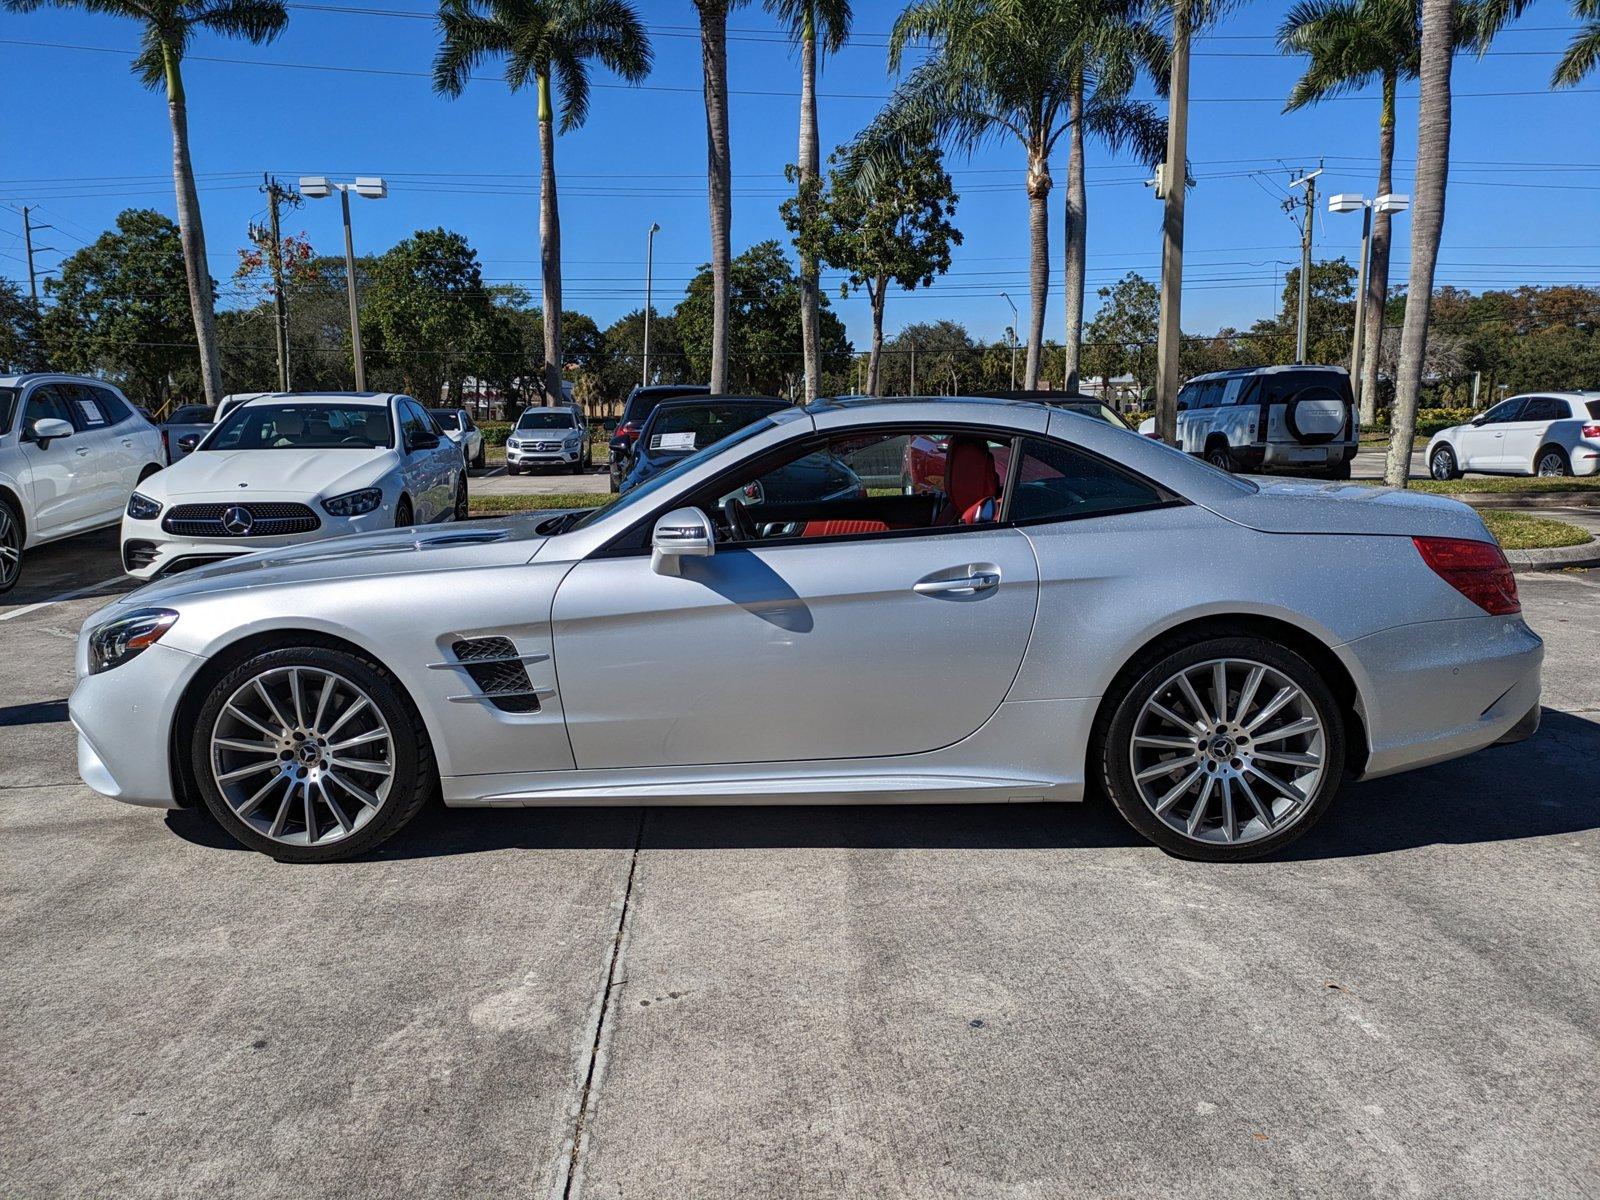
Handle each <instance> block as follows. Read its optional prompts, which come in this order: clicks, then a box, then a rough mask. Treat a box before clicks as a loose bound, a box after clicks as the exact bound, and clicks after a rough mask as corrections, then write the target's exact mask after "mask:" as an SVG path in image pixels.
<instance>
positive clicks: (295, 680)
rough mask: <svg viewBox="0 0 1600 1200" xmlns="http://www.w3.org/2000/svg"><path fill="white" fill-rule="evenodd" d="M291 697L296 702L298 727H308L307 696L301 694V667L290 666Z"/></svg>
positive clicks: (295, 711) (295, 715)
mask: <svg viewBox="0 0 1600 1200" xmlns="http://www.w3.org/2000/svg"><path fill="white" fill-rule="evenodd" d="M289 699H290V700H291V701H292V702H293V704H294V723H295V725H296V726H297V727H299V728H301V729H304V728H305V727H306V707H305V698H304V697H303V696H302V695H301V694H300V668H299V667H290V668H289Z"/></svg>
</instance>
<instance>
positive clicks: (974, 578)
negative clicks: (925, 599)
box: [911, 571, 1000, 596]
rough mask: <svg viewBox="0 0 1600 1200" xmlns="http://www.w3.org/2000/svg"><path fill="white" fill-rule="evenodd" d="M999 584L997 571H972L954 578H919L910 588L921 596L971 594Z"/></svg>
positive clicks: (988, 589)
mask: <svg viewBox="0 0 1600 1200" xmlns="http://www.w3.org/2000/svg"><path fill="white" fill-rule="evenodd" d="M999 586H1000V573H999V572H998V571H974V572H973V573H972V574H971V575H961V576H958V577H957V578H955V579H919V580H918V581H917V582H916V583H914V584H912V585H911V590H912V591H914V592H916V593H918V594H919V595H923V596H971V595H976V594H977V593H978V592H987V591H990V590H991V589H993V588H997V587H999Z"/></svg>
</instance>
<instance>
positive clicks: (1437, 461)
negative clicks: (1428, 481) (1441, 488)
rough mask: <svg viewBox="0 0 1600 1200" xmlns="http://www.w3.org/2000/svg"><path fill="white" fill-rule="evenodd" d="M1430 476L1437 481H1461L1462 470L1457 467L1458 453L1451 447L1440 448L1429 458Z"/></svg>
mask: <svg viewBox="0 0 1600 1200" xmlns="http://www.w3.org/2000/svg"><path fill="white" fill-rule="evenodd" d="M1428 474H1429V475H1432V476H1433V477H1434V478H1435V479H1438V480H1441V481H1442V480H1446V479H1460V478H1461V469H1460V468H1459V467H1457V466H1456V452H1455V451H1454V450H1452V449H1450V447H1449V446H1440V447H1439V448H1438V449H1437V450H1435V451H1434V452H1433V454H1432V455H1430V456H1429V458H1428Z"/></svg>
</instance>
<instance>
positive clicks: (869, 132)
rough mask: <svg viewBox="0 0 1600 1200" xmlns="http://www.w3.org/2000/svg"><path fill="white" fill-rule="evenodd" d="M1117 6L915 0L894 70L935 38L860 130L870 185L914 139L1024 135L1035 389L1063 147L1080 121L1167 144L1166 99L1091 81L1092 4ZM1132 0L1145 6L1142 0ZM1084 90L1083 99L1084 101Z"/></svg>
mask: <svg viewBox="0 0 1600 1200" xmlns="http://www.w3.org/2000/svg"><path fill="white" fill-rule="evenodd" d="M1111 7H1118V6H1107V5H1098V4H1090V3H1088V0H1084V2H1083V3H1078V2H1076V0H915V2H914V3H913V4H912V5H911V6H910V7H909V8H907V9H906V10H905V11H904V12H903V13H901V14H900V17H899V19H898V20H897V21H896V22H895V25H894V29H893V31H892V32H891V34H890V37H889V69H890V70H891V71H898V70H899V69H900V66H901V63H902V61H903V60H904V57H905V54H906V51H907V50H908V49H910V48H911V47H913V46H926V47H927V49H928V51H929V53H928V56H927V57H926V58H925V59H924V60H923V61H922V62H921V63H920V64H919V65H918V66H917V67H916V68H915V69H913V70H912V71H911V73H910V74H909V75H908V76H907V77H906V78H905V80H904V81H903V82H902V83H901V84H900V85H899V86H898V87H896V88H895V91H894V94H893V95H892V96H891V97H890V99H889V102H888V104H887V105H886V106H885V108H884V109H883V111H882V112H880V113H879V114H878V116H877V117H875V118H874V119H873V121H872V123H871V124H870V125H869V126H868V127H867V129H866V130H865V131H863V133H862V134H861V136H860V137H859V138H858V139H857V142H856V149H855V152H854V154H853V156H852V157H853V159H854V161H853V162H852V164H851V165H852V168H853V169H856V170H859V171H861V173H862V179H863V182H865V183H868V184H870V183H871V182H872V181H873V177H874V175H875V174H877V173H880V172H881V173H888V172H890V171H892V170H893V169H894V164H895V163H896V162H897V161H899V160H901V159H903V158H904V157H905V156H906V154H907V153H908V151H909V150H910V148H911V147H914V146H918V145H923V144H925V143H928V142H933V143H936V144H938V145H941V146H944V147H946V148H952V149H956V150H960V151H963V152H965V153H967V154H971V153H972V152H973V151H975V150H976V149H977V148H978V147H979V146H981V145H983V144H984V143H985V142H987V141H989V140H990V139H992V138H997V137H1007V136H1009V137H1013V138H1015V139H1016V140H1017V141H1018V142H1020V143H1021V144H1022V147H1023V150H1024V152H1025V155H1026V159H1027V176H1026V189H1027V195H1028V227H1029V237H1030V265H1029V287H1030V292H1031V297H1032V311H1031V314H1030V322H1029V336H1028V358H1027V367H1026V370H1025V377H1026V378H1025V383H1026V386H1028V387H1030V388H1033V387H1037V386H1038V383H1039V372H1040V369H1041V364H1042V350H1043V346H1044V316H1045V304H1046V299H1047V297H1048V295H1049V289H1050V236H1049V211H1048V201H1049V196H1050V188H1051V186H1052V180H1051V177H1050V155H1051V153H1052V152H1053V151H1054V150H1055V148H1056V145H1057V143H1058V142H1059V141H1060V139H1061V138H1062V136H1063V135H1065V134H1066V133H1067V132H1068V131H1069V130H1070V129H1071V128H1072V127H1073V126H1074V125H1081V126H1083V127H1086V128H1089V129H1093V130H1095V131H1097V132H1099V133H1100V137H1101V140H1102V141H1104V142H1106V143H1107V144H1108V145H1109V146H1110V147H1111V148H1112V149H1121V148H1124V147H1129V148H1132V149H1134V150H1136V151H1137V152H1138V154H1139V156H1140V158H1141V159H1142V160H1143V161H1146V162H1151V163H1154V162H1158V161H1160V160H1161V158H1162V157H1163V155H1164V153H1165V140H1164V135H1162V133H1161V131H1162V129H1163V126H1162V123H1161V121H1160V119H1159V117H1158V116H1157V114H1156V112H1155V110H1154V108H1152V107H1151V106H1149V105H1147V104H1142V103H1139V102H1135V101H1131V100H1129V99H1127V97H1126V93H1125V92H1119V91H1118V90H1117V88H1116V87H1114V86H1105V87H1100V88H1095V89H1093V90H1090V91H1085V88H1086V86H1087V84H1086V82H1085V80H1086V74H1085V73H1086V72H1087V71H1088V70H1089V69H1090V68H1088V67H1087V66H1086V56H1087V55H1089V54H1090V53H1091V46H1092V42H1093V39H1094V38H1095V37H1096V36H1098V34H1097V32H1096V31H1098V30H1099V29H1100V28H1101V25H1100V22H1099V19H1098V18H1094V19H1091V17H1090V15H1089V14H1090V12H1091V11H1095V12H1098V11H1101V10H1102V9H1104V10H1105V11H1110V8H1111ZM1121 7H1125V8H1126V9H1127V10H1128V11H1130V12H1131V11H1133V8H1134V6H1133V5H1132V4H1131V3H1130V4H1128V5H1126V6H1121ZM1110 79H1111V77H1110V75H1109V74H1108V76H1107V81H1108V83H1109V82H1110ZM1129 84H1130V86H1131V79H1130V80H1129ZM1075 89H1076V90H1075ZM1074 96H1079V97H1081V100H1082V103H1080V104H1079V105H1078V109H1077V111H1074V99H1073V97H1074Z"/></svg>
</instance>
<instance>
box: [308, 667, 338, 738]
mask: <svg viewBox="0 0 1600 1200" xmlns="http://www.w3.org/2000/svg"><path fill="white" fill-rule="evenodd" d="M332 694H333V676H332V675H324V676H323V677H322V691H321V693H320V694H319V695H318V696H317V712H316V715H315V716H314V717H312V718H311V728H312V729H314V730H316V731H318V732H319V733H320V732H321V730H322V714H323V713H325V712H327V711H328V697H329V696H330V695H332Z"/></svg>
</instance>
